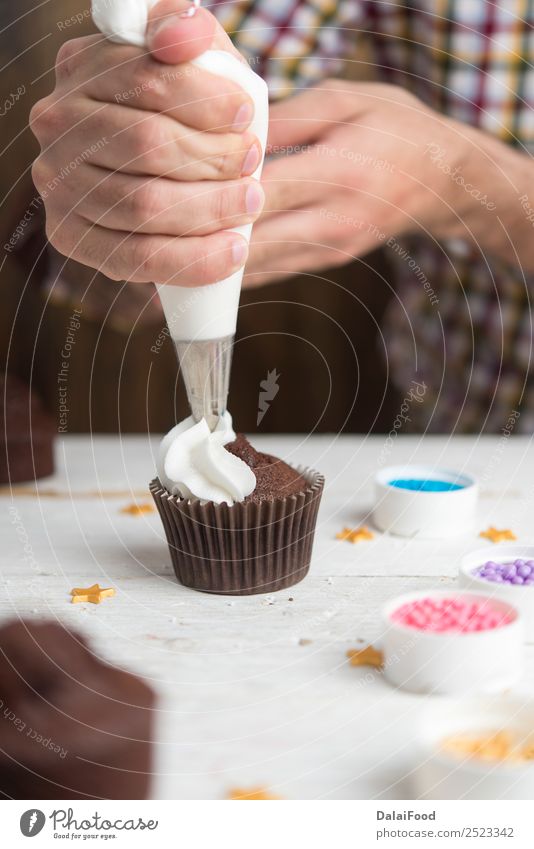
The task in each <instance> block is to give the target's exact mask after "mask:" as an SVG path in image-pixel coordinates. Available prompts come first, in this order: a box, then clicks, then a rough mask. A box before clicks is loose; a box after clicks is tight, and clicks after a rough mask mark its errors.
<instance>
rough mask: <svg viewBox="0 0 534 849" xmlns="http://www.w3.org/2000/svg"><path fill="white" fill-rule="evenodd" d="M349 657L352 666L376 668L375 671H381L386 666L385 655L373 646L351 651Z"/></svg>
mask: <svg viewBox="0 0 534 849" xmlns="http://www.w3.org/2000/svg"><path fill="white" fill-rule="evenodd" d="M347 657H348V658H350V665H351V666H374V668H375V669H380V667H381V666H383V665H384V655H383V654H382V652H381V651H378V649H375V648H374V647H373V646H366V647H365V648H364V649H349V650H348V652H347Z"/></svg>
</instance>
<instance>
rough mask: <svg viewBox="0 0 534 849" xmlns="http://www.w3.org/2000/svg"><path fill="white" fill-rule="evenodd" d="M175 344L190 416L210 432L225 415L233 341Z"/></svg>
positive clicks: (176, 342)
mask: <svg viewBox="0 0 534 849" xmlns="http://www.w3.org/2000/svg"><path fill="white" fill-rule="evenodd" d="M174 344H175V347H176V354H177V356H178V362H179V363H180V370H181V372H182V379H183V381H184V385H185V390H186V392H187V400H188V401H189V406H190V407H191V415H192V416H193V418H194V419H195V421H197V422H199V421H200V420H201V419H203V418H204V419H206V422H207V424H208V427H209V429H210V430H211V431H213V430H215V428H216V427H217V423H218V421H219V419H220V417H221V416H222V415H223V414H224V413H225V412H226V406H227V401H228V388H229V384H230V367H231V364H232V353H233V346H234V337H233V336H225V337H223V338H222V339H206V340H204V339H203V340H198V341H194V342H180V341H177V340H174Z"/></svg>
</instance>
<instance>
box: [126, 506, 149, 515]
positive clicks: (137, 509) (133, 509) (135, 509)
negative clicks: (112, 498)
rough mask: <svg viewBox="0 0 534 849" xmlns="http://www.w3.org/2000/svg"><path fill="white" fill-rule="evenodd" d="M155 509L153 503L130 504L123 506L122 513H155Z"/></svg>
mask: <svg viewBox="0 0 534 849" xmlns="http://www.w3.org/2000/svg"><path fill="white" fill-rule="evenodd" d="M154 510H155V508H154V505H153V504H128V506H127V507H123V508H122V510H121V513H126V514H127V515H129V516H142V515H143V514H144V513H153V512H154Z"/></svg>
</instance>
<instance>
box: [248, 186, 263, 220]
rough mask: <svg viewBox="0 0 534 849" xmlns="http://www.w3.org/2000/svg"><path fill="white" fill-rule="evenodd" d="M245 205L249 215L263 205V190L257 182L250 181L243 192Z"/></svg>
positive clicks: (253, 213) (258, 210)
mask: <svg viewBox="0 0 534 849" xmlns="http://www.w3.org/2000/svg"><path fill="white" fill-rule="evenodd" d="M245 206H246V208H247V212H248V214H249V215H255V214H256V213H257V212H260V210H261V208H262V206H263V192H262V190H261V189H260V187H259V185H258V183H251V184H250V186H249V187H248V188H247V191H246V193H245Z"/></svg>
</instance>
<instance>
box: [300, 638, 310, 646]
mask: <svg viewBox="0 0 534 849" xmlns="http://www.w3.org/2000/svg"><path fill="white" fill-rule="evenodd" d="M312 642H313V640H309V639H308V638H307V637H301V638H300V640H299V646H309V645H311V644H312Z"/></svg>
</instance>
